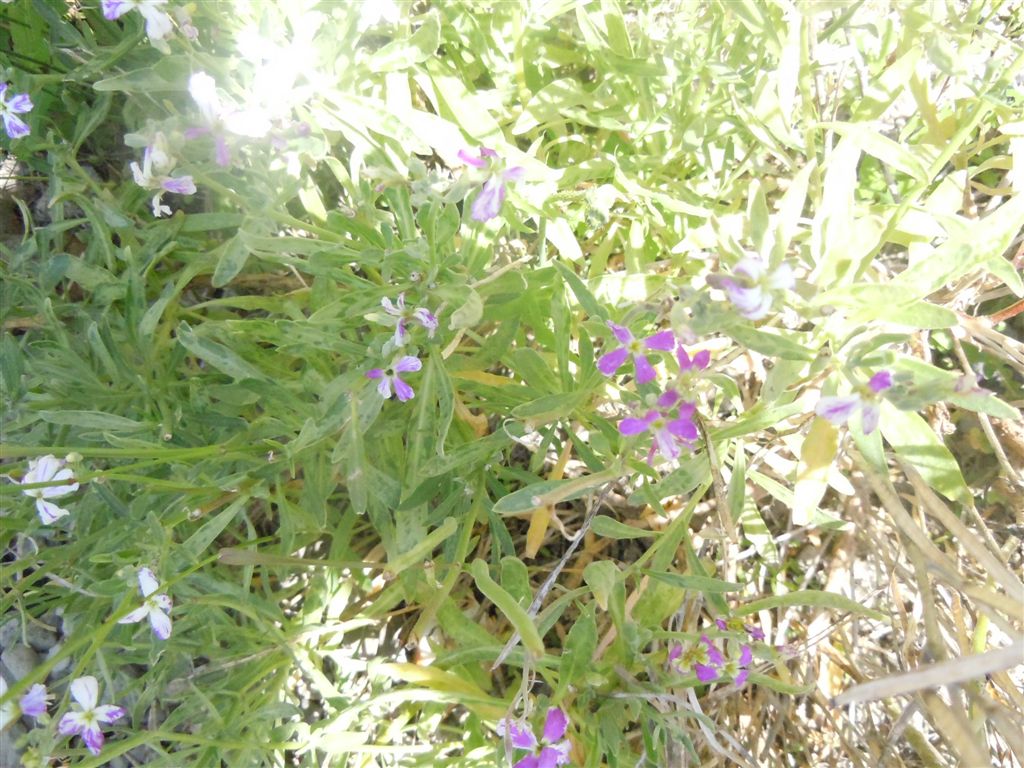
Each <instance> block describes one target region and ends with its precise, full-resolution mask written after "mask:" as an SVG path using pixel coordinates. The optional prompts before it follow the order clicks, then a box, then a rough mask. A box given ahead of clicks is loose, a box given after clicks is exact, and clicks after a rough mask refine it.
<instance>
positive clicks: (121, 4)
mask: <svg viewBox="0 0 1024 768" xmlns="http://www.w3.org/2000/svg"><path fill="white" fill-rule="evenodd" d="M100 5H101V6H102V7H103V18H105V19H107V20H108V21H113V20H114V19H116V18H118V17H119V16H121V15H122V14H124V13H127V12H128V11H130V10H131V5H129V4H128V3H127V2H125V0H103V2H102V3H100Z"/></svg>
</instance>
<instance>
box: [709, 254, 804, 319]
mask: <svg viewBox="0 0 1024 768" xmlns="http://www.w3.org/2000/svg"><path fill="white" fill-rule="evenodd" d="M708 282H709V283H710V284H711V285H713V286H715V287H716V288H721V289H722V290H724V291H725V292H726V294H727V295H728V296H729V301H731V302H732V303H733V304H734V305H735V306H736V309H737V310H739V313H740V314H741V315H743V316H744V317H745V318H747V319H748V320H760V319H761V318H763V317H764V316H765V315H767V314H768V310H770V309H771V307H772V299H773V294H774V293H777V292H779V291H784V290H790V289H791V288H792V287H793V285H794V281H793V270H792V269H791V268H790V266H789V265H788V264H780V265H779V266H778V267H777V268H776V269H774V270H773V271H771V272H769V271H768V268H767V266H766V265H765V263H764V262H763V261H762V260H761V259H758V258H753V257H748V258H745V259H741V260H740V261H739V263H738V264H737V265H736V266H735V267H734V268H733V271H732V274H731V275H712V276H710V277H709V278H708Z"/></svg>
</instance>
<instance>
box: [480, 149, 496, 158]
mask: <svg viewBox="0 0 1024 768" xmlns="http://www.w3.org/2000/svg"><path fill="white" fill-rule="evenodd" d="M480 157H490V158H497V157H498V153H497V152H495V151H494V150H493V149H488V148H487V147H480Z"/></svg>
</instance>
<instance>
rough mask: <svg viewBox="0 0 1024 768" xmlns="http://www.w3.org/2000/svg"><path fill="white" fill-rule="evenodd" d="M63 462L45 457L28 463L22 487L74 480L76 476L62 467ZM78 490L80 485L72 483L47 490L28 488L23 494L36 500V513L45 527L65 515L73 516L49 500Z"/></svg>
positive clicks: (51, 457) (52, 486) (23, 490)
mask: <svg viewBox="0 0 1024 768" xmlns="http://www.w3.org/2000/svg"><path fill="white" fill-rule="evenodd" d="M62 465H63V462H62V461H60V460H59V459H58V458H57V457H56V456H53V455H49V456H43V457H41V458H38V459H33V460H32V461H30V462H29V463H28V472H26V473H25V476H24V477H23V478H22V479H21V485H32V484H35V483H63V482H65V481H67V480H72V481H73V480H74V474H73V473H72V472H71V470H70V469H68V468H67V467H62ZM77 490H78V483H76V482H72V483H71V484H69V485H50V486H47V487H45V488H26V489H22V493H24V494H25V495H26V496H31V497H32V498H34V499H35V500H36V511H37V512H39V519H40V520H42V521H43V525H49V524H50V523H53V522H56V521H57V520H59V519H60V518H62V517H64V516H65V515H69V514H71V513H70V512H68V511H67V510H66V509H63V508H62V507H59V506H57V505H56V504H54V503H53V502H52V501H47V499H57V498H60V497H61V496H67V495H68V494H69V493H74V492H75V491H77Z"/></svg>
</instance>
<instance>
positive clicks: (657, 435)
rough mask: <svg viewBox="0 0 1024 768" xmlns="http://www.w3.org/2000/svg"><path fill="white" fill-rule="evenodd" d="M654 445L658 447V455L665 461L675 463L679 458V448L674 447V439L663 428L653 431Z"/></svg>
mask: <svg viewBox="0 0 1024 768" xmlns="http://www.w3.org/2000/svg"><path fill="white" fill-rule="evenodd" d="M654 444H655V445H656V446H657V447H658V453H660V454H661V455H662V456H663V457H664V458H665V460H666V461H675V460H676V459H677V458H679V446H678V445H676V439H675V438H674V437H673V436H672V433H671V432H669V431H668V429H666V428H664V427H663V428H661V429H656V430H654Z"/></svg>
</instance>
